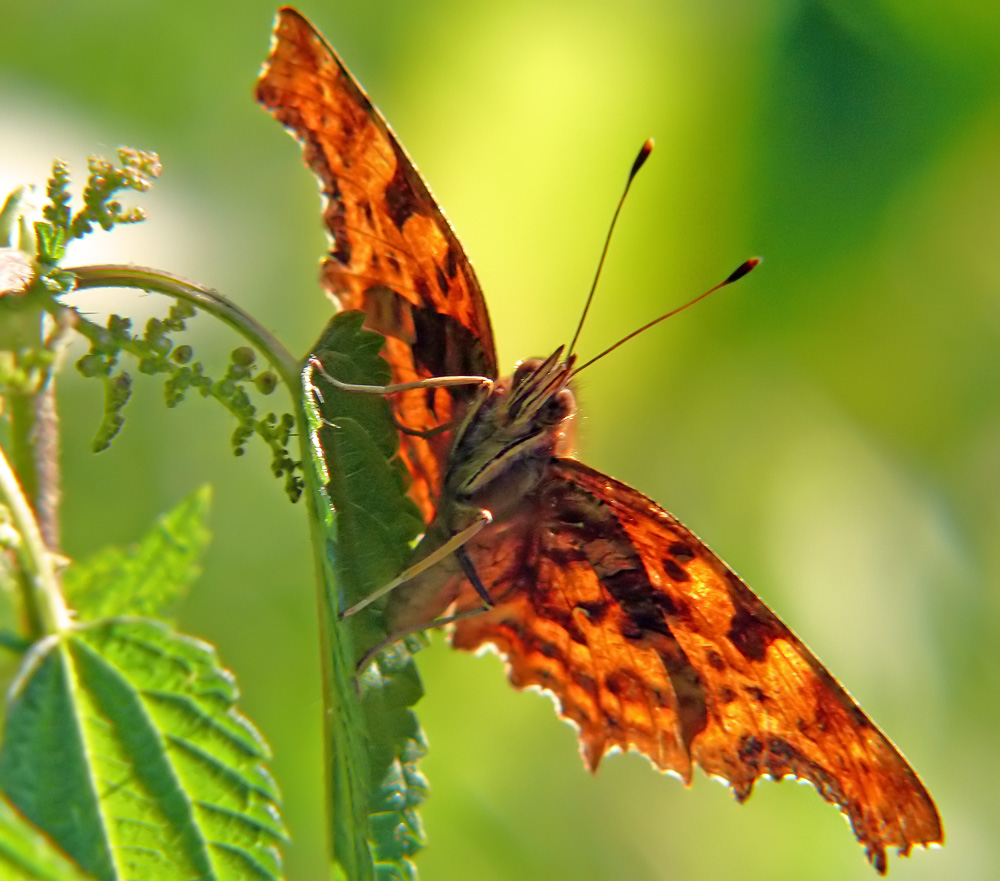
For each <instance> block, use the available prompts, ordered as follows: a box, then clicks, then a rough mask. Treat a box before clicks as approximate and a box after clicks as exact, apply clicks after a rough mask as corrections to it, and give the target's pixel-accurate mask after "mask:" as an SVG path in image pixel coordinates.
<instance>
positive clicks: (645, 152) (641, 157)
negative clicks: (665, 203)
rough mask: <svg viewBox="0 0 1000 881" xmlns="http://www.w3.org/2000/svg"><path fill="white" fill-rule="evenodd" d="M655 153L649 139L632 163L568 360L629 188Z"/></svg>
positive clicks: (588, 308) (591, 298)
mask: <svg viewBox="0 0 1000 881" xmlns="http://www.w3.org/2000/svg"><path fill="white" fill-rule="evenodd" d="M652 152H653V139H652V138H647V139H646V143H644V144H643V145H642V147H640V148H639V154H638V155H637V156H636V157H635V162H633V163H632V170H631V171H630V172H629V173H628V180H627V181H626V182H625V189H624V191H623V192H622V196H621V198H620V199H619V200H618V207H617V208H615V213H614V216H613V217H612V218H611V225H610V226H609V227H608V234H607V237H606V238H605V239H604V250H603V251H601V259H600V260H599V261H598V263H597V272H596V273H594V281H593V284H591V286H590V293H589V294H587V302H586V303H585V304H584V306H583V314H582V315H581V316H580V321H579V323H578V324H577V326H576V333H574V334H573V341H572V342H571V343H570V344H569V349H568V350H567V351H566V360H567V361H568V360H569V357H570V355H572V354H573V349H575V348H576V341H577V340H578V339H579V338H580V331H581V330H583V322H584V321H585V320H586V318H587V313H588V312H589V311H590V304H591V301H592V300H593V299H594V291H595V290H596V289H597V279H599V278H600V277H601V269H603V268H604V258H605V257H607V256H608V246H609V245H610V244H611V233H613V232H614V231H615V223H617V221H618V215H619V214H620V213H621V210H622V205H623V204H625V197H626V196H627V195H628V190H629V187H631V186H632V181H633V180H635V176H636V175H637V174H638V173H639V169H640V168H642V166H643V165H644V164H645V162H646V160H647V159H648V158H649V154H650V153H652Z"/></svg>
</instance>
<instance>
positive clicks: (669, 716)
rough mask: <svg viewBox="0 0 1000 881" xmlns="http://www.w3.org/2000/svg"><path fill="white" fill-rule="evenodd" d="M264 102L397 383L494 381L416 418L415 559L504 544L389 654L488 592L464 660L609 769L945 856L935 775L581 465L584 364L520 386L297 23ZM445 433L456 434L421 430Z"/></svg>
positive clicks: (375, 119) (714, 572)
mask: <svg viewBox="0 0 1000 881" xmlns="http://www.w3.org/2000/svg"><path fill="white" fill-rule="evenodd" d="M257 98H258V100H259V101H260V102H261V103H262V104H263V105H264V106H265V107H266V108H267V109H268V110H269V111H270V112H271V113H272V114H273V115H274V116H275V117H276V118H277V119H278V120H279V121H280V122H281V123H282V124H283V125H285V126H286V127H287V128H288V129H289V130H290V131H291V133H292V134H293V135H294V136H295V137H296V138H297V139H298V140H299V142H300V143H301V145H302V148H303V151H304V154H305V161H306V163H307V164H308V166H309V168H311V169H312V171H313V173H314V174H315V175H316V176H317V177H318V178H319V182H320V185H321V189H322V192H323V195H324V197H325V203H324V210H323V221H324V223H325V225H326V228H327V230H328V231H329V233H330V236H331V238H332V246H331V250H330V253H329V255H328V256H327V257H326V258H325V259H324V261H323V268H322V282H323V285H324V287H325V288H326V290H327V292H328V293H329V295H330V297H331V298H332V299H333V300H334V302H335V303H336V304H337V305H338V307H339V308H341V309H358V310H362V311H363V312H365V313H366V315H367V318H366V326H368V327H369V328H370V329H372V330H375V331H378V332H379V333H380V334H382V335H383V336H384V337H385V348H384V356H385V358H386V359H387V361H388V362H389V364H390V366H391V369H392V377H393V382H394V383H407V382H414V381H418V380H425V379H428V378H430V377H440V376H451V375H469V374H472V375H477V376H483V377H487V378H488V379H489V380H493V381H494V382H493V383H492V385H458V386H453V387H447V388H445V387H433V388H432V387H427V388H422V389H420V390H419V391H415V392H409V393H405V394H400V395H396V396H394V406H395V415H396V418H397V420H398V422H399V424H400V426H402V427H404V430H403V432H402V437H401V443H402V446H401V451H400V455H401V456H402V457H403V459H404V461H405V464H406V466H407V469H408V470H409V472H410V475H411V477H412V487H411V495H412V497H413V499H414V501H415V502H416V503H417V505H418V506H419V508H420V510H421V512H422V513H423V515H424V517H425V521H426V522H427V523H428V524H429V525H428V527H427V532H426V533H425V536H424V538H423V539H422V540H421V542H420V544H419V545H418V547H417V549H416V550H415V555H416V556H415V559H417V560H419V559H422V558H423V557H426V556H427V555H428V554H429V553H431V552H433V551H435V550H437V549H440V547H441V546H442V545H443V544H444V543H445V542H447V541H448V540H449V539H451V538H452V537H453V536H454V535H456V534H457V533H459V532H460V531H462V530H464V529H466V528H468V527H469V526H470V525H472V524H473V523H474V521H475V520H476V518H477V517H479V516H480V513H481V512H482V511H484V510H486V511H489V512H490V514H491V515H492V523H491V524H490V525H488V526H486V527H485V528H483V529H482V530H481V531H479V532H478V533H477V534H476V535H475V536H474V537H472V538H471V539H470V540H469V541H468V542H466V543H465V544H464V545H462V546H461V547H460V548H459V549H458V551H456V552H455V553H452V554H450V555H448V556H446V557H445V559H444V560H443V561H441V562H439V563H437V564H436V565H434V566H432V567H430V568H427V569H426V570H425V571H423V572H422V573H421V574H419V575H417V576H416V577H415V578H413V579H411V580H409V581H408V582H407V583H405V584H404V585H403V586H401V587H400V588H399V589H398V590H396V591H395V592H394V593H393V594H392V595H391V596H390V599H389V603H388V606H387V609H386V618H387V625H388V629H389V632H390V633H393V632H398V631H400V630H403V629H405V628H408V627H417V626H421V625H427V624H429V623H430V622H432V621H433V620H434V619H435V618H436V617H437V616H439V615H440V614H442V613H443V612H445V611H446V610H447V609H449V608H451V609H453V610H455V611H456V612H457V613H459V614H460V613H462V612H471V611H473V610H475V609H476V608H478V607H481V606H482V599H481V597H480V594H481V593H482V592H484V591H485V592H486V593H487V594H488V596H489V597H490V601H491V607H490V608H489V609H488V610H486V611H483V612H482V613H481V614H469V615H467V616H465V617H461V618H460V619H459V620H457V621H456V622H455V624H454V632H453V634H452V637H451V639H452V644H453V645H454V646H455V647H456V648H461V649H465V650H470V651H471V650H475V649H479V648H480V647H482V646H486V645H492V646H494V647H496V648H497V649H498V650H499V652H500V653H501V654H502V655H503V656H504V657H505V658H506V659H507V663H508V674H509V676H510V680H511V682H512V683H513V684H514V685H515V686H516V687H518V688H525V687H527V686H538V687H540V688H542V689H545V690H547V691H549V692H551V693H552V694H553V695H555V697H556V698H557V700H558V703H559V706H560V709H561V713H562V715H563V716H564V717H565V718H567V719H569V720H571V721H572V722H574V723H575V724H576V726H577V727H578V729H579V737H580V744H581V750H582V753H583V758H584V761H585V762H586V764H587V765H588V767H589V768H590V769H591V770H596V768H597V766H598V763H599V762H600V760H601V757H602V756H604V755H605V754H606V753H607V752H608V751H610V750H613V749H616V748H618V749H622V750H628V749H634V750H636V751H638V752H639V753H641V754H643V755H644V756H646V757H647V758H648V759H649V760H650V761H651V762H652V763H653V764H654V765H655V766H656V767H657V768H659V769H661V770H663V771H672V772H675V773H676V774H677V775H679V776H680V777H681V779H683V780H684V781H685V782H686V783H688V782H690V780H691V775H692V766H693V765H694V764H698V765H700V766H701V767H702V769H703V770H704V771H705V772H706V773H707V774H710V775H717V776H719V777H721V778H723V779H724V780H726V781H727V782H728V783H729V784H730V786H731V787H732V789H733V792H734V793H735V794H736V797H737V798H738V799H740V800H743V799H745V798H747V796H749V795H750V792H751V790H752V788H753V786H754V783H755V782H756V781H757V780H758V779H759V778H760V777H763V776H768V777H771V778H774V779H780V778H782V777H784V776H787V775H792V776H795V777H799V778H801V779H804V780H808V781H810V782H811V783H812V784H813V785H814V786H815V787H816V789H817V790H818V791H819V793H820V794H821V795H822V796H823V797H824V798H825V799H826V800H827V801H830V802H832V803H833V804H835V805H837V806H838V807H839V808H840V809H841V810H842V811H843V812H844V814H845V815H846V816H847V818H848V819H849V821H850V823H851V826H852V827H853V829H854V833H855V835H857V837H858V839H859V841H860V842H861V843H862V844H863V845H864V847H865V850H866V852H867V855H868V858H869V859H870V860H871V862H872V863H873V865H874V866H875V868H876V869H877V870H878V871H879V872H880V873H884V872H885V871H886V863H887V859H886V848H887V847H895V848H897V850H898V852H899V853H900V854H908V853H909V852H910V849H911V848H912V847H913V846H914V845H915V844H923V845H928V844H931V843H936V842H940V841H941V840H942V830H941V823H940V819H939V817H938V813H937V809H936V808H935V805H934V802H933V801H932V800H931V797H930V795H929V794H928V793H927V791H926V790H925V789H924V787H923V785H922V784H921V782H920V780H919V779H918V777H917V775H916V773H915V772H914V770H913V769H912V768H911V767H910V765H909V764H908V763H907V761H906V759H904V758H903V756H902V755H901V754H900V753H899V751H898V750H897V749H896V748H895V747H894V746H893V745H892V743H890V741H889V740H888V738H887V737H886V736H885V735H884V734H883V733H882V732H881V731H880V730H879V729H878V728H877V727H876V726H875V724H874V723H873V722H872V721H871V720H870V719H869V718H868V717H867V716H866V715H865V713H864V712H863V711H862V710H861V708H860V707H859V706H858V705H857V704H856V703H855V702H854V700H852V698H851V697H850V695H848V694H847V692H846V691H845V690H844V689H843V688H842V687H841V686H840V684H839V683H838V682H837V681H836V680H835V679H834V678H833V676H831V675H830V673H829V672H828V671H827V670H826V668H824V667H823V665H822V664H821V663H820V662H819V661H818V660H817V659H816V657H815V656H814V655H813V654H812V652H810V651H809V649H808V648H806V646H805V645H804V644H803V643H802V641H801V640H800V639H799V638H798V637H797V636H795V634H793V633H792V632H791V631H790V630H789V629H788V628H787V627H786V626H785V625H784V624H783V623H782V622H781V621H779V620H778V618H777V617H776V616H775V615H774V613H773V612H772V611H771V610H770V609H769V608H768V607H767V606H766V605H764V603H763V602H762V601H761V600H760V599H759V598H758V597H757V596H756V595H755V594H754V593H753V592H752V591H751V590H750V588H749V587H747V585H746V584H744V583H743V581H742V580H741V579H740V578H739V577H738V576H737V575H736V574H735V573H734V572H733V571H732V570H731V569H730V568H729V567H728V566H727V565H726V564H725V563H723V562H722V560H721V559H719V557H717V556H716V555H715V554H714V553H713V552H712V551H711V550H709V549H708V547H706V546H705V544H704V543H703V542H702V541H701V540H700V539H699V538H697V537H696V536H695V535H694V534H693V533H692V532H691V531H690V530H689V529H687V528H686V527H685V526H684V525H683V524H681V523H680V522H678V521H677V520H676V519H675V518H674V517H673V516H671V515H670V514H669V513H667V512H666V511H665V510H663V509H662V508H661V507H660V506H659V505H657V504H656V503H655V502H653V501H652V500H651V499H649V498H647V497H646V496H644V495H642V494H641V493H639V492H637V491H636V490H634V489H632V488H631V487H629V486H626V485H625V484H623V483H620V482H618V481H616V480H614V479H613V478H611V477H608V476H607V475H604V474H601V473H600V472H598V471H595V470H594V469H592V468H589V467H588V466H586V465H584V464H582V463H581V462H579V461H577V460H576V459H574V458H571V457H570V455H569V453H570V449H569V445H570V440H569V434H570V433H569V430H568V429H569V427H570V424H571V422H572V420H573V418H574V415H575V409H576V407H575V402H574V398H573V393H572V390H571V387H570V384H571V380H572V377H573V373H574V361H573V359H572V357H570V358H568V359H565V360H564V358H563V354H562V349H559V350H557V351H556V352H555V353H554V354H553V355H552V356H550V357H549V358H548V359H545V360H532V361H525V362H522V363H521V364H520V365H519V366H518V367H517V369H516V370H515V372H514V374H513V376H511V377H510V378H507V379H502V380H501V379H498V371H497V364H496V354H495V350H494V344H493V334H492V331H491V329H490V321H489V316H488V314H487V311H486V304H485V301H484V299H483V295H482V292H481V291H480V288H479V284H478V283H477V281H476V277H475V275H474V273H473V271H472V266H471V265H470V263H469V260H468V258H467V257H466V255H465V252H464V251H463V250H462V246H461V245H460V244H459V241H458V239H457V238H456V236H455V233H454V232H453V231H452V228H451V227H450V226H449V225H448V222H447V221H446V220H445V218H444V216H443V214H442V213H441V210H440V208H439V207H438V206H437V204H436V202H435V201H434V199H433V197H432V196H431V194H430V192H429V191H428V189H427V186H426V185H425V184H424V182H423V180H421V178H420V176H419V174H418V173H417V171H416V169H415V168H414V166H413V163H412V162H410V160H409V159H408V158H407V156H406V154H405V153H404V152H403V149H402V147H401V146H400V145H399V143H398V141H397V140H396V138H395V137H394V135H393V134H392V132H391V131H390V129H389V127H388V125H387V124H386V122H385V120H384V119H383V118H382V116H381V115H380V114H379V112H378V111H377V110H376V109H375V108H374V107H373V106H372V104H371V103H370V101H369V100H368V98H367V97H366V96H365V94H364V92H363V91H362V90H361V87H360V86H359V85H358V83H357V82H356V81H355V79H354V78H353V77H352V76H351V74H350V73H349V72H348V70H347V68H346V67H345V66H344V65H343V63H342V62H341V60H340V58H339V57H338V56H337V55H336V53H335V52H334V50H333V49H332V48H331V47H330V46H329V44H328V43H327V42H326V41H325V40H324V39H323V37H322V36H321V35H320V34H319V33H317V32H316V30H315V29H314V28H313V27H312V25H311V24H310V23H309V22H308V21H307V20H306V19H305V18H303V17H302V16H301V15H300V14H299V13H298V12H296V11H295V10H293V9H290V8H288V7H285V8H283V9H281V10H280V11H279V13H278V19H277V25H276V29H275V38H274V42H273V45H272V48H271V53H270V56H269V58H268V61H267V64H266V66H265V68H264V71H263V73H262V74H261V77H260V80H259V82H258V85H257ZM428 426H442V427H443V428H444V430H441V431H438V432H437V433H434V432H427V431H424V432H420V431H414V430H412V429H419V428H426V427H428ZM406 427H409V429H411V430H405V429H406Z"/></svg>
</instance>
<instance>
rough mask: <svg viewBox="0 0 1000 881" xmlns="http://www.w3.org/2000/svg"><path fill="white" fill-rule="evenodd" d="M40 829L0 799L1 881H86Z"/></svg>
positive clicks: (8, 803) (83, 875)
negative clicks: (2, 880)
mask: <svg viewBox="0 0 1000 881" xmlns="http://www.w3.org/2000/svg"><path fill="white" fill-rule="evenodd" d="M92 877H93V876H90V875H85V874H84V873H83V872H81V871H80V869H79V868H77V866H75V865H74V864H73V863H72V862H71V861H70V860H69V859H67V858H66V856H65V855H64V854H62V853H61V852H60V851H59V850H58V849H57V848H56V847H55V846H54V845H53V844H52V842H51V841H49V839H48V838H47V837H46V836H45V835H44V833H42V832H41V831H40V830H39V829H37V828H35V827H34V826H32V825H31V823H29V822H28V821H27V820H26V819H24V817H22V816H21V815H20V814H19V813H18V812H17V811H16V810H15V809H14V808H13V807H12V806H11V804H10V802H9V801H7V799H5V798H4V797H3V796H2V795H0V878H3V879H4V881H86V879H88V878H92Z"/></svg>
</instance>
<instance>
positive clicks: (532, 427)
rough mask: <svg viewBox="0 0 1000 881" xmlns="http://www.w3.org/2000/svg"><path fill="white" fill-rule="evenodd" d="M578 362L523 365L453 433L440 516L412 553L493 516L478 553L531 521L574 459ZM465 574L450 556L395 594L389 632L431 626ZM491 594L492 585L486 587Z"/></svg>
mask: <svg viewBox="0 0 1000 881" xmlns="http://www.w3.org/2000/svg"><path fill="white" fill-rule="evenodd" d="M572 373H573V359H572V358H570V359H568V360H567V361H563V360H562V349H561V348H560V349H557V350H556V351H555V352H554V353H553V354H552V355H550V356H549V357H548V358H546V359H531V360H526V361H522V362H521V363H520V364H519V365H518V366H517V368H516V369H515V371H514V373H513V375H511V376H510V377H507V378H505V379H502V380H499V381H498V382H496V383H495V384H494V386H493V387H492V389H490V391H489V393H488V394H487V395H486V396H485V397H484V398H482V399H481V400H480V401H479V402H478V403H476V404H474V405H473V406H472V407H471V409H470V411H469V412H468V414H467V415H466V416H465V418H464V419H463V421H462V423H461V425H460V426H459V428H458V429H457V431H456V433H455V437H454V440H453V442H452V447H451V452H450V454H449V457H448V462H447V467H446V470H445V475H444V480H443V484H442V490H441V496H440V498H439V499H438V505H437V512H436V514H435V517H434V520H433V522H432V523H431V524H430V525H429V526H428V528H427V532H426V533H425V535H424V537H423V539H421V541H420V543H419V544H418V545H417V547H416V548H415V550H414V556H413V560H412V561H411V562H417V561H419V560H421V559H423V558H424V557H425V556H427V555H428V554H430V553H432V552H433V551H434V550H436V549H437V548H438V547H440V546H441V545H442V544H443V543H444V542H446V541H447V540H448V539H450V538H451V536H453V535H455V534H456V533H457V532H459V531H460V530H462V529H464V528H465V527H467V526H469V525H470V524H471V523H473V522H474V521H475V520H476V519H477V518H479V517H480V514H481V512H482V511H484V510H485V511H489V513H490V516H491V517H492V522H491V523H490V525H489V526H487V527H485V528H484V529H483V531H482V532H481V533H480V534H479V535H478V536H477V537H476V539H474V540H473V541H471V542H470V544H469V550H470V552H471V553H472V556H473V560H474V557H475V550H476V549H477V548H479V547H482V546H484V545H488V544H489V543H490V542H491V541H492V540H495V538H496V537H497V536H498V535H499V534H501V533H503V532H504V531H506V530H507V529H510V528H517V526H518V525H519V524H521V523H523V522H527V521H528V520H529V519H530V518H531V516H532V512H533V510H534V505H533V503H532V495H533V493H534V492H535V490H536V489H537V488H538V487H539V486H540V485H541V484H542V482H543V480H544V478H545V475H546V470H547V468H548V467H549V465H550V463H551V462H552V460H553V459H554V458H556V457H559V456H565V455H568V454H569V452H570V446H571V435H572V432H571V430H570V429H571V425H572V422H573V420H574V417H575V416H576V399H575V397H574V395H573V392H572V389H571V388H570V387H569V382H570V378H571V376H572ZM463 577H464V576H463V573H462V570H461V567H460V566H459V564H458V561H457V560H456V559H455V558H454V557H450V558H448V559H446V560H444V561H442V562H441V563H438V564H436V565H435V566H433V567H431V568H429V569H428V570H427V571H426V572H424V573H422V574H421V575H420V576H418V577H417V578H415V579H413V580H412V581H410V582H408V583H406V584H405V585H403V586H402V587H400V588H399V589H398V590H397V591H395V592H394V593H393V594H392V596H391V598H390V603H389V607H388V608H387V610H386V615H387V621H388V623H389V624H390V628H393V627H399V628H402V627H405V626H413V625H415V624H418V623H426V622H428V621H430V620H432V619H433V618H435V617H437V616H438V615H440V614H442V613H443V612H444V611H445V609H446V608H447V607H448V606H449V605H450V604H451V602H452V600H453V599H454V598H455V596H456V595H457V592H458V589H459V586H460V583H461V581H462V580H463ZM486 589H487V590H489V585H488V584H487V585H486Z"/></svg>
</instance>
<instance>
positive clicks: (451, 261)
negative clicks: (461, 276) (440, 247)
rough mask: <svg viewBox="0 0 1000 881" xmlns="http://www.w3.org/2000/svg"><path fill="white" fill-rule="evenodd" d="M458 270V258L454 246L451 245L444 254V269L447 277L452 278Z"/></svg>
mask: <svg viewBox="0 0 1000 881" xmlns="http://www.w3.org/2000/svg"><path fill="white" fill-rule="evenodd" d="M457 270H458V260H457V259H456V257H455V246H454V245H451V247H449V248H448V251H447V253H446V254H445V255H444V271H445V274H446V275H447V276H448V278H454V277H455V272H456V271H457Z"/></svg>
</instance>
